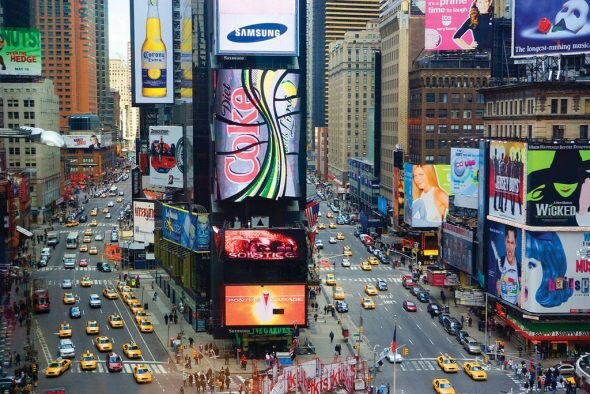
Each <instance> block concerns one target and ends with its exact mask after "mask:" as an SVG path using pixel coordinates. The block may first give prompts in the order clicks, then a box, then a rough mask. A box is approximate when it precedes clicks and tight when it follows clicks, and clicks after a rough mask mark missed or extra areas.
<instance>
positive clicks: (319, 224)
mask: <svg viewBox="0 0 590 394" xmlns="http://www.w3.org/2000/svg"><path fill="white" fill-rule="evenodd" d="M318 229H320V230H325V229H326V225H325V224H324V223H318Z"/></svg>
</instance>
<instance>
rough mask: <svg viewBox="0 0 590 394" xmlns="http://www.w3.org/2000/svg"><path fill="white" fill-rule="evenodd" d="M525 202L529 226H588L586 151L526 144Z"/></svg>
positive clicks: (589, 157) (589, 156)
mask: <svg viewBox="0 0 590 394" xmlns="http://www.w3.org/2000/svg"><path fill="white" fill-rule="evenodd" d="M526 198H527V201H526V203H527V204H526V205H527V217H528V218H527V219H528V222H527V223H528V224H530V225H532V226H563V227H568V226H571V227H578V226H590V212H588V211H589V208H590V147H588V146H587V145H577V144H542V143H535V142H531V143H529V145H528V152H527V196H526Z"/></svg>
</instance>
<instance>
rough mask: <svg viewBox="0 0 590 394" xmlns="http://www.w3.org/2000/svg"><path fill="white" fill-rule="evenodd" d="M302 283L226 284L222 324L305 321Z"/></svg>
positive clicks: (245, 324) (281, 324) (244, 324)
mask: <svg viewBox="0 0 590 394" xmlns="http://www.w3.org/2000/svg"><path fill="white" fill-rule="evenodd" d="M305 317H306V308H305V285H304V284H298V285H284V284H281V285H226V286H225V325H226V326H227V327H236V326H294V325H295V324H298V325H300V326H304V325H306V320H305Z"/></svg>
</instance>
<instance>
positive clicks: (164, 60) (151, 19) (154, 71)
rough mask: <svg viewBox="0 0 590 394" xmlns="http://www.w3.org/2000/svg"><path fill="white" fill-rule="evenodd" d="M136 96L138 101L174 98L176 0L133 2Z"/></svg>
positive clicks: (134, 83)
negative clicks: (174, 21)
mask: <svg viewBox="0 0 590 394" xmlns="http://www.w3.org/2000/svg"><path fill="white" fill-rule="evenodd" d="M131 17H132V21H133V31H132V50H133V56H132V59H133V99H134V103H136V104H171V103H173V102H174V68H173V65H172V64H173V58H172V54H173V51H172V50H173V46H174V42H173V41H172V0H147V1H132V2H131Z"/></svg>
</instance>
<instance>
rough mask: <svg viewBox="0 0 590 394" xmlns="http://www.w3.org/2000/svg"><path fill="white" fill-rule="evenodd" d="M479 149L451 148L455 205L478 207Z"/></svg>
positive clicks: (452, 185)
mask: <svg viewBox="0 0 590 394" xmlns="http://www.w3.org/2000/svg"><path fill="white" fill-rule="evenodd" d="M478 176H479V149H476V148H451V193H452V194H454V195H455V205H456V206H458V207H463V208H471V209H477V196H478V192H477V191H478V188H479V180H478Z"/></svg>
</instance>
